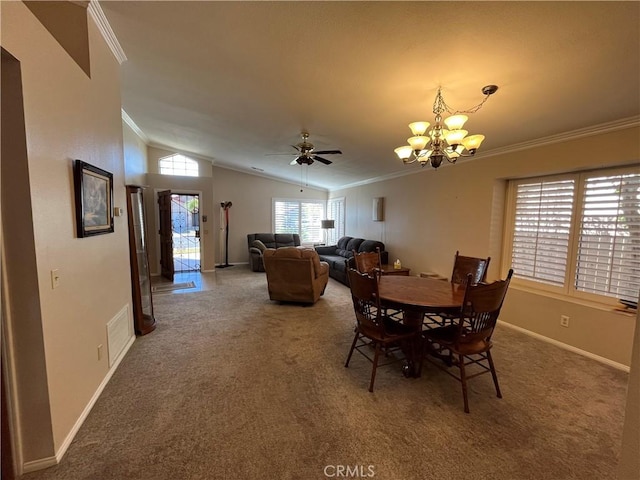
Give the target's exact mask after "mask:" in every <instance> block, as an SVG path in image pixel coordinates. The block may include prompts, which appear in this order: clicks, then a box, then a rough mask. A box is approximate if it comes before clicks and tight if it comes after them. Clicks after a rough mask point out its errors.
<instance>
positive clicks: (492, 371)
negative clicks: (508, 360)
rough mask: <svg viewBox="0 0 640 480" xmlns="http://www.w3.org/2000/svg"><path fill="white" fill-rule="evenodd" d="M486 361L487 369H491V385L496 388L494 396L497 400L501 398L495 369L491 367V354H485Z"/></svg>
mask: <svg viewBox="0 0 640 480" xmlns="http://www.w3.org/2000/svg"><path fill="white" fill-rule="evenodd" d="M487 360H489V368H490V369H491V376H492V377H493V384H494V385H495V386H496V394H497V395H498V398H502V393H501V392H500V386H499V385H498V375H497V374H496V367H495V366H494V365H493V358H491V352H490V351H488V352H487Z"/></svg>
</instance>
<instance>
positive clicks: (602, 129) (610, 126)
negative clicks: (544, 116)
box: [474, 116, 640, 158]
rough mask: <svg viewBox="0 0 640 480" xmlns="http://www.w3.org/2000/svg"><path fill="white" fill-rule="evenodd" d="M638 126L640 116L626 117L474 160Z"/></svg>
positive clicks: (498, 149) (496, 149)
mask: <svg viewBox="0 0 640 480" xmlns="http://www.w3.org/2000/svg"><path fill="white" fill-rule="evenodd" d="M638 126H640V116H635V117H628V118H623V119H620V120H615V121H613V122H607V123H601V124H599V125H594V126H592V127H586V128H580V129H578V130H572V131H570V132H564V133H558V134H556V135H549V136H548V137H542V138H538V139H536V140H531V141H528V142H522V143H516V144H514V145H509V146H506V147H501V148H495V149H493V150H487V151H486V152H482V155H479V156H478V157H474V158H486V157H494V156H496V155H503V154H505V153H512V152H519V151H521V150H528V149H530V148H537V147H542V146H545V145H552V144H554V143H561V142H567V141H569V140H577V139H579V138H584V137H591V136H593V135H601V134H604V133H610V132H615V131H617V130H625V129H627V128H633V127H638Z"/></svg>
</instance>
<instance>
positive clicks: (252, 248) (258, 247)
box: [247, 233, 300, 272]
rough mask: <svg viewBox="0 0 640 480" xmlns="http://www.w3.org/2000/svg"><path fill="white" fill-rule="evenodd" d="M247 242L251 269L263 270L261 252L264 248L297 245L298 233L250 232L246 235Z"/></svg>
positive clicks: (298, 243) (255, 270)
mask: <svg viewBox="0 0 640 480" xmlns="http://www.w3.org/2000/svg"><path fill="white" fill-rule="evenodd" d="M256 240H257V241H256ZM247 244H248V245H249V266H250V267H251V270H253V271H254V272H264V263H263V261H262V252H263V251H264V250H265V248H280V247H298V246H300V235H298V234H297V233H250V234H248V235H247Z"/></svg>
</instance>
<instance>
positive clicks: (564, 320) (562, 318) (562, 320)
mask: <svg viewBox="0 0 640 480" xmlns="http://www.w3.org/2000/svg"><path fill="white" fill-rule="evenodd" d="M560 325H562V326H563V327H569V317H568V316H567V315H560Z"/></svg>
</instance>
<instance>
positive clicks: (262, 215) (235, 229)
mask: <svg viewBox="0 0 640 480" xmlns="http://www.w3.org/2000/svg"><path fill="white" fill-rule="evenodd" d="M292 168H293V167H292ZM213 190H214V201H213V203H214V208H215V209H216V210H215V215H214V217H215V218H214V223H213V224H212V225H213V226H214V227H215V228H214V231H215V232H216V235H217V241H216V244H217V245H218V248H216V259H217V263H224V257H223V256H222V254H221V252H220V245H222V244H223V242H224V237H223V236H222V234H223V232H222V231H221V230H220V203H222V202H228V201H230V202H232V203H233V206H232V207H231V209H230V210H229V263H231V264H233V263H247V262H248V261H249V249H248V246H247V234H249V233H268V232H272V231H273V220H272V216H273V214H272V199H273V198H291V199H314V200H317V199H321V200H326V199H327V192H326V191H325V190H317V189H314V188H309V187H303V189H302V190H303V191H302V192H300V186H299V185H294V184H292V183H287V182H281V181H278V180H272V179H269V178H266V177H260V176H257V175H248V174H245V173H240V172H236V171H234V170H228V169H225V168H219V167H215V166H214V167H213ZM221 261H222V262H221Z"/></svg>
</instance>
